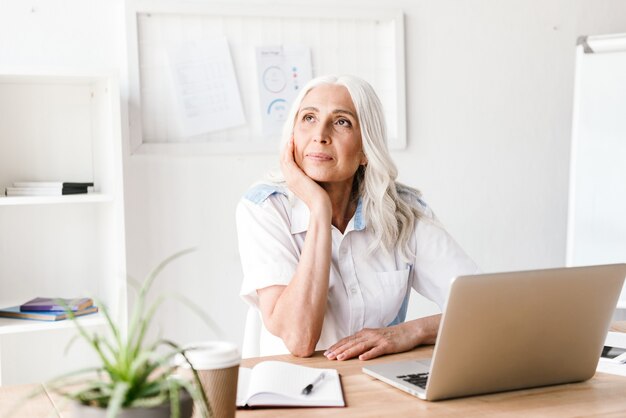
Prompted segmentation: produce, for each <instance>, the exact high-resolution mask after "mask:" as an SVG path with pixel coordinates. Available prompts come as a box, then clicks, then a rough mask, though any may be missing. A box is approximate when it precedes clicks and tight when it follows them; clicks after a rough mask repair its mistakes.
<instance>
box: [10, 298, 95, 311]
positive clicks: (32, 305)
mask: <svg viewBox="0 0 626 418" xmlns="http://www.w3.org/2000/svg"><path fill="white" fill-rule="evenodd" d="M92 305H93V299H91V298H72V299H65V298H43V297H36V298H34V299H31V300H29V301H28V302H25V303H23V304H21V305H20V311H22V312H24V311H31V312H32V311H44V312H65V309H66V307H67V309H69V310H71V311H73V312H77V311H82V310H85V309H87V308H89V307H90V306H92Z"/></svg>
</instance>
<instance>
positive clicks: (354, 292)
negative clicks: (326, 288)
mask: <svg viewBox="0 0 626 418" xmlns="http://www.w3.org/2000/svg"><path fill="white" fill-rule="evenodd" d="M357 292H358V290H357V288H356V287H354V286H353V287H351V288H350V293H352V294H353V295H356V294H357Z"/></svg>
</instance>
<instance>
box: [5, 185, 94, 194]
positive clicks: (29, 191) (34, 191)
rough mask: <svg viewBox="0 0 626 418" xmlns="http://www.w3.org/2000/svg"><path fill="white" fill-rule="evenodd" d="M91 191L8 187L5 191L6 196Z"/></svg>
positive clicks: (84, 191)
mask: <svg viewBox="0 0 626 418" xmlns="http://www.w3.org/2000/svg"><path fill="white" fill-rule="evenodd" d="M90 191H93V189H92V190H89V189H84V190H83V189H52V188H41V189H40V188H22V187H7V188H6V189H5V191H4V194H5V195H6V196H65V195H73V194H87V193H89V192H90Z"/></svg>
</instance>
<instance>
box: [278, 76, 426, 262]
mask: <svg viewBox="0 0 626 418" xmlns="http://www.w3.org/2000/svg"><path fill="white" fill-rule="evenodd" d="M321 84H334V85H340V86H344V87H345V88H346V89H347V90H348V93H349V94H350V97H351V98H352V102H353V104H354V107H355V108H356V115H357V118H358V120H359V125H360V127H361V138H362V143H363V153H364V154H365V157H366V158H367V165H364V166H363V165H362V166H360V167H359V169H358V170H357V172H356V175H355V178H354V184H353V195H356V196H360V197H361V202H362V205H363V215H364V217H365V219H366V221H367V225H368V227H370V228H371V229H372V231H373V233H374V236H375V240H374V242H373V243H372V245H371V246H370V250H373V249H375V248H377V247H378V246H379V244H382V246H383V248H384V249H385V250H386V251H388V252H389V253H392V252H393V250H394V249H395V248H396V247H397V248H399V250H400V255H401V256H402V258H404V259H405V261H408V260H410V259H411V258H412V257H413V256H414V254H412V252H411V250H410V247H409V239H410V237H411V234H412V232H413V229H414V228H415V223H416V220H417V219H418V218H419V217H420V216H421V212H420V207H419V203H418V202H419V197H420V192H419V191H418V190H416V189H414V188H411V187H409V186H406V185H403V184H401V183H399V182H397V181H396V178H397V176H398V169H397V168H396V165H395V164H394V162H393V160H392V159H391V155H390V153H389V149H388V148H387V132H386V128H385V116H384V113H383V108H382V104H381V102H380V99H379V98H378V96H377V95H376V92H375V91H374V89H373V88H372V86H370V84H369V83H368V82H366V81H365V80H362V79H360V78H358V77H354V76H349V75H341V76H335V75H327V76H321V77H317V78H314V79H313V80H311V81H310V82H308V83H307V84H306V85H305V86H304V87H303V88H302V90H301V91H300V93H299V94H298V96H297V97H296V99H295V100H294V102H293V104H292V106H291V110H290V112H289V115H288V116H287V120H286V122H285V125H284V127H283V133H282V141H281V149H283V147H284V146H285V145H286V144H287V142H288V141H289V140H290V139H291V136H292V135H293V130H294V125H295V120H296V115H297V113H298V111H299V109H300V104H301V103H302V100H303V99H304V97H305V96H306V94H307V93H308V92H309V91H311V89H313V88H314V87H316V86H319V85H321ZM274 180H278V178H277V177H274Z"/></svg>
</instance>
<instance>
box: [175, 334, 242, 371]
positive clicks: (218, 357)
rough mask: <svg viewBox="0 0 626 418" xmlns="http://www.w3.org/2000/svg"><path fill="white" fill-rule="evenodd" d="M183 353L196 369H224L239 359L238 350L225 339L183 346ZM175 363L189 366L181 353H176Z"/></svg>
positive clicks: (236, 363)
mask: <svg viewBox="0 0 626 418" xmlns="http://www.w3.org/2000/svg"><path fill="white" fill-rule="evenodd" d="M185 355H186V356H187V359H189V361H190V362H191V364H192V365H193V368H194V369H196V370H215V369H226V368H228V367H233V366H237V365H238V364H239V363H240V361H241V356H240V355H239V350H238V349H237V346H236V345H235V344H233V343H229V342H226V341H204V342H198V343H192V344H189V345H187V346H186V347H185ZM174 362H175V363H176V365H178V366H181V367H186V368H189V364H188V363H187V361H185V358H184V357H183V355H182V354H177V355H176V358H175V360H174Z"/></svg>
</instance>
